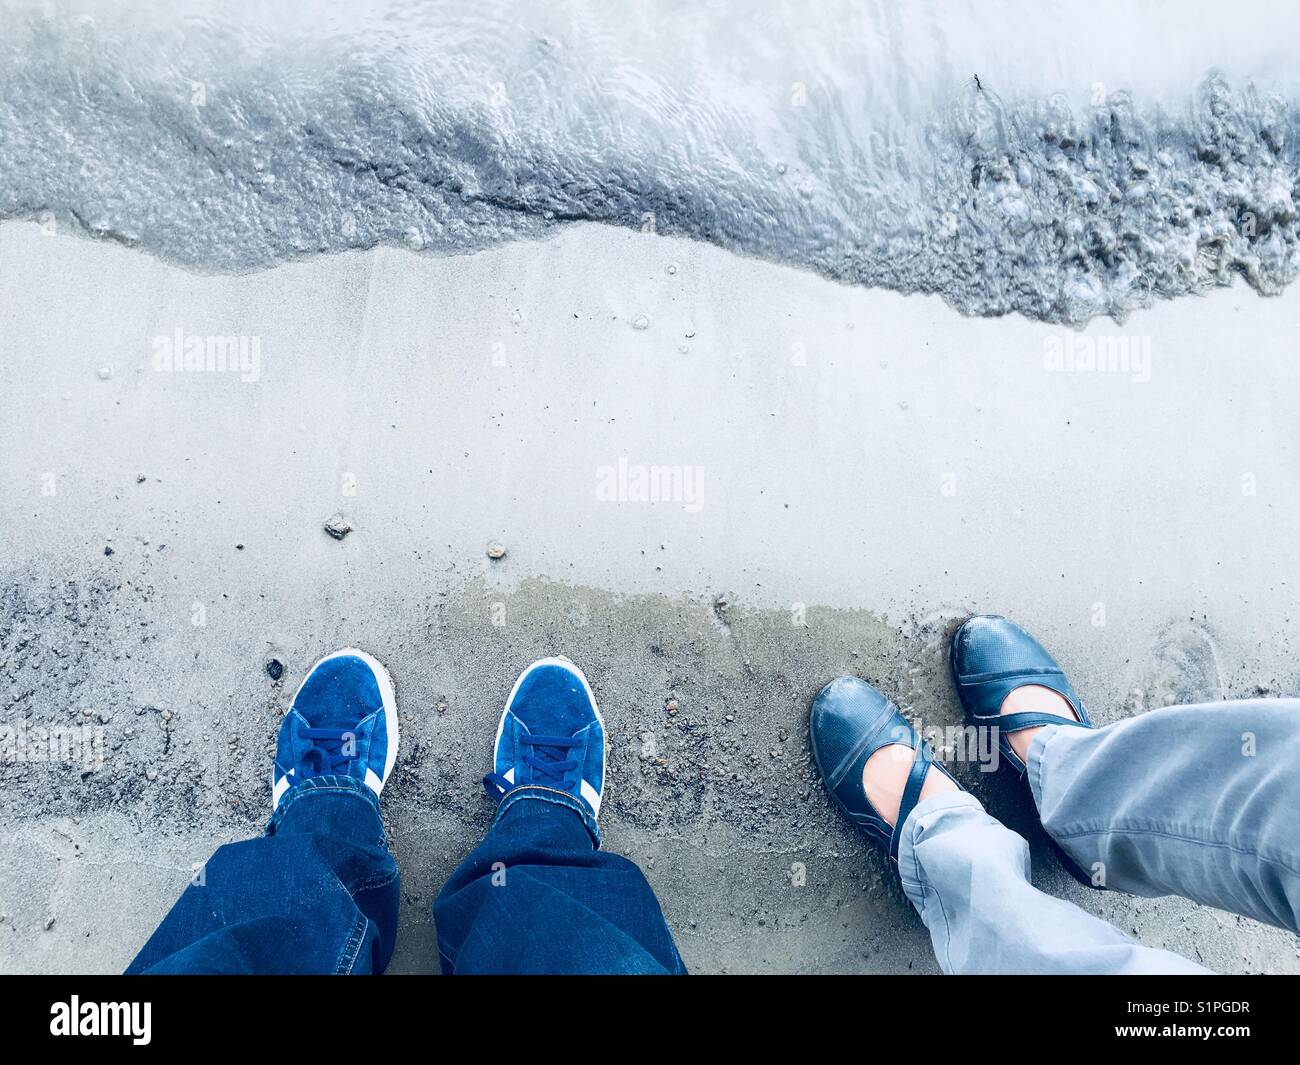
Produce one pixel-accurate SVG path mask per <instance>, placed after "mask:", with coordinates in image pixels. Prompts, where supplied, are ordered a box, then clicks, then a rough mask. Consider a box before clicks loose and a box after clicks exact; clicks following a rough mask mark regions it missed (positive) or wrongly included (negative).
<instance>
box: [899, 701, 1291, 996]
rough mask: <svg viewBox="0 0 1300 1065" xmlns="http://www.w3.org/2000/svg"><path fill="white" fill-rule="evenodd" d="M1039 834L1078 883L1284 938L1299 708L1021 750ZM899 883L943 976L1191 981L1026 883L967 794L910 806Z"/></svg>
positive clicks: (1286, 705) (1048, 739)
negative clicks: (1216, 910)
mask: <svg viewBox="0 0 1300 1065" xmlns="http://www.w3.org/2000/svg"><path fill="white" fill-rule="evenodd" d="M1028 767H1029V782H1030V787H1031V789H1032V791H1033V796H1034V800H1035V802H1036V803H1037V804H1038V809H1039V812H1040V815H1041V817H1042V821H1043V826H1044V827H1045V828H1046V830H1047V832H1048V833H1049V834H1050V835H1051V836H1052V837H1053V838H1054V839H1055V840H1056V841H1057V842H1058V843H1059V844H1060V845H1061V847H1062V848H1063V849H1064V850H1065V851H1066V852H1067V853H1068V854H1069V855H1070V857H1071V858H1073V859H1074V860H1075V861H1076V862H1077V863H1078V864H1079V865H1080V866H1081V867H1082V868H1083V869H1084V870H1086V871H1088V872H1089V873H1092V874H1094V875H1097V876H1099V877H1100V878H1102V880H1103V882H1104V883H1105V884H1106V886H1108V887H1110V888H1115V889H1119V890H1122V891H1128V892H1131V893H1133V894H1137V895H1145V896H1158V895H1170V894H1178V895H1184V896H1186V897H1187V898H1190V899H1194V900H1195V901H1197V902H1202V903H1205V904H1207V905H1211V906H1219V907H1222V908H1224V909H1227V910H1231V911H1233V912H1235V913H1240V914H1244V915H1246V916H1249V917H1254V918H1257V919H1258V920H1261V921H1266V922H1269V923H1270V924H1275V925H1279V926H1281V927H1283V928H1287V929H1290V930H1291V931H1295V930H1296V915H1297V907H1298V906H1300V828H1298V827H1297V825H1298V824H1300V819H1297V818H1296V816H1295V810H1296V809H1297V804H1298V803H1300V780H1298V778H1297V772H1296V771H1297V768H1300V701H1297V700H1291V699H1285V700H1283V699H1276V700H1252V701H1245V702H1235V703H1212V704H1205V705H1200V706H1175V707H1169V708H1167V709H1164V710H1156V711H1153V712H1151V713H1148V714H1143V715H1141V716H1140V717H1136V718H1130V719H1128V720H1125V721H1120V722H1117V723H1116V724H1114V725H1109V726H1107V727H1106V728H1104V729H1097V730H1095V731H1090V730H1085V729H1075V728H1061V727H1058V726H1050V727H1048V728H1045V729H1043V730H1042V732H1040V733H1039V734H1038V736H1037V737H1036V738H1035V739H1034V742H1033V744H1032V745H1031V746H1030V749H1029V759H1028ZM903 829H904V831H903V836H902V841H901V844H900V846H899V854H898V858H899V870H900V872H901V874H902V878H903V886H904V889H905V890H906V892H907V895H908V897H909V898H910V899H911V900H912V903H913V904H914V905H915V906H916V908H917V910H918V911H919V912H920V914H921V918H922V920H923V921H924V922H925V924H926V926H927V927H928V928H929V929H930V935H931V939H932V941H933V943H934V947H935V952H936V954H937V955H938V958H939V964H940V965H941V966H942V967H943V969H944V970H945V971H946V972H1026V973H1040V972H1069V973H1131V972H1204V971H1205V970H1204V969H1202V968H1201V967H1200V966H1198V965H1194V964H1193V963H1192V962H1190V961H1187V960H1186V959H1184V958H1180V957H1179V956H1177V955H1174V954H1170V953H1168V952H1167V951H1161V950H1154V949H1151V948H1147V947H1143V946H1141V945H1139V944H1137V943H1134V942H1132V941H1131V940H1130V939H1129V938H1128V937H1127V936H1125V935H1124V934H1123V933H1122V932H1120V931H1119V930H1118V929H1116V928H1114V927H1112V926H1111V925H1108V924H1106V922H1104V921H1101V920H1098V919H1097V918H1095V917H1093V916H1091V915H1090V914H1087V913H1085V912H1084V911H1082V910H1080V909H1079V908H1078V907H1077V906H1073V905H1071V904H1069V903H1066V902H1062V901H1060V900H1059V899H1054V898H1052V897H1050V896H1048V895H1044V894H1043V893H1042V892H1040V891H1037V890H1036V889H1035V888H1034V887H1033V886H1032V885H1031V884H1030V883H1029V851H1028V846H1027V844H1026V843H1025V841H1024V840H1023V839H1022V838H1021V837H1020V836H1018V835H1016V834H1015V833H1014V832H1011V831H1010V830H1009V829H1007V828H1005V827H1003V826H1002V825H1001V824H999V823H998V822H997V821H995V820H994V819H993V818H991V817H989V816H988V815H987V814H986V813H985V812H984V810H983V808H982V807H981V806H980V805H979V803H978V802H977V801H976V800H975V799H974V798H973V797H972V796H970V795H966V794H961V795H941V796H937V797H936V798H933V799H930V800H928V801H926V802H924V803H920V804H918V806H917V807H916V809H915V810H914V811H913V812H912V814H911V816H909V817H908V820H907V823H906V824H905V825H904V826H903Z"/></svg>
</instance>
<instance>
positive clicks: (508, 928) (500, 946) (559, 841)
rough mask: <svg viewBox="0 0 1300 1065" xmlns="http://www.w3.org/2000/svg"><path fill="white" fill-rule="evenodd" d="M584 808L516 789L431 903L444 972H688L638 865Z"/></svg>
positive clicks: (542, 792) (540, 791) (548, 793)
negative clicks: (613, 848)
mask: <svg viewBox="0 0 1300 1065" xmlns="http://www.w3.org/2000/svg"><path fill="white" fill-rule="evenodd" d="M599 848H600V836H599V833H598V832H597V830H596V824H595V822H594V821H592V820H591V818H590V817H588V816H585V815H584V812H583V811H582V808H581V806H580V805H579V803H578V801H577V800H576V799H574V798H573V797H572V796H570V795H567V794H565V793H563V792H559V791H552V790H550V789H549V788H540V787H527V788H517V789H515V790H514V791H512V792H510V794H509V795H507V796H506V797H505V798H504V799H503V800H502V802H501V806H500V808H499V809H498V810H497V816H496V820H495V821H494V822H493V824H492V828H491V829H490V830H489V831H488V834H487V836H486V837H484V839H483V842H482V843H480V844H479V845H478V846H477V847H475V848H474V850H473V851H472V852H471V853H470V856H469V857H468V858H466V859H465V861H464V862H462V863H461V865H460V868H458V869H457V870H456V871H455V872H454V873H452V874H451V878H450V879H449V880H448V881H447V883H446V884H444V885H443V888H442V891H440V892H439V893H438V898H437V899H436V900H435V902H434V904H433V914H434V919H435V921H436V922H437V925H438V955H439V958H440V960H441V962H442V971H443V972H445V973H449V974H450V973H501V972H510V973H641V974H654V973H657V974H661V975H662V974H685V972H686V966H685V965H683V964H682V959H681V957H680V955H678V953H677V947H676V945H675V944H674V943H673V937H672V933H670V932H669V931H668V926H667V924H665V923H664V918H663V914H662V913H661V912H660V910H659V902H658V900H656V899H655V896H654V892H653V891H652V890H651V889H650V885H649V884H648V883H647V882H646V878H645V876H644V875H643V874H642V872H641V870H640V869H639V868H637V866H636V864H635V863H634V862H631V861H629V860H628V859H626V858H624V857H622V856H621V855H618V854H610V853H608V852H607V851H602V850H600V849H599Z"/></svg>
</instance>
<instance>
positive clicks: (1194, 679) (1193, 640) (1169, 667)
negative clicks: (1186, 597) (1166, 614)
mask: <svg viewBox="0 0 1300 1065" xmlns="http://www.w3.org/2000/svg"><path fill="white" fill-rule="evenodd" d="M1133 694H1134V698H1135V700H1136V701H1137V702H1138V704H1139V705H1138V707H1137V709H1139V710H1156V709H1159V708H1160V707H1162V706H1175V705H1179V704H1182V703H1210V702H1217V701H1219V700H1221V699H1223V698H1224V697H1225V695H1224V682H1223V669H1222V667H1221V666H1220V665H1219V650H1218V646H1217V645H1216V643H1215V641H1214V638H1213V637H1212V636H1211V635H1210V633H1209V631H1208V630H1207V629H1205V628H1203V627H1202V626H1200V625H1197V624H1196V623H1195V622H1191V621H1172V622H1170V623H1169V624H1168V625H1166V626H1165V627H1164V628H1163V629H1161V630H1160V632H1159V633H1158V634H1157V635H1156V639H1155V643H1154V645H1153V647H1152V651H1151V667H1150V670H1149V672H1148V674H1147V681H1146V683H1145V684H1144V685H1143V686H1142V688H1140V689H1138V690H1137V691H1135V692H1134V693H1133Z"/></svg>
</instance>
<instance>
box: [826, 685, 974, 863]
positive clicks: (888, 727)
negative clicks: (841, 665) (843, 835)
mask: <svg viewBox="0 0 1300 1065" xmlns="http://www.w3.org/2000/svg"><path fill="white" fill-rule="evenodd" d="M808 733H809V736H810V738H811V740H812V752H813V759H814V760H815V761H816V762H817V768H818V770H819V771H820V772H821V775H822V780H823V781H824V782H825V784H826V790H827V791H828V792H830V796H831V799H833V800H834V802H835V805H836V806H838V807H839V808H840V809H841V810H843V811H844V813H845V814H846V815H848V817H849V818H850V820H852V821H853V822H854V823H855V824H857V825H859V826H861V828H862V829H863V831H865V832H866V834H867V835H868V836H869V837H870V838H871V839H873V840H875V841H876V842H877V843H879V844H880V845H881V846H883V847H884V848H885V849H886V850H887V851H888V852H889V857H890V858H892V859H893V860H894V861H898V838H899V836H898V833H899V829H900V828H901V827H902V826H903V824H904V823H905V822H906V821H907V818H908V815H909V814H910V813H911V812H912V810H913V809H915V808H916V803H917V800H918V799H919V798H920V795H921V786H922V785H923V784H924V783H925V774H926V771H927V770H928V769H929V768H930V766H934V767H935V768H936V769H937V770H938V771H939V772H940V773H942V774H943V775H944V776H946V777H947V778H948V779H949V780H952V782H953V783H954V784H957V781H956V780H955V779H954V778H953V776H952V774H951V773H949V772H948V770H946V769H944V767H943V766H942V765H940V764H939V763H938V762H936V761H935V760H934V755H933V753H932V752H931V751H930V748H929V746H928V745H927V744H926V743H925V742H924V741H923V740H922V739H921V737H920V736H918V735H917V734H916V730H915V729H914V728H912V726H911V725H910V724H908V721H907V719H906V718H905V717H903V715H902V714H901V713H899V711H898V707H896V706H895V705H894V704H893V703H891V702H890V701H889V700H888V699H887V698H885V696H884V695H882V694H881V693H880V692H878V691H877V690H876V689H875V688H873V687H872V686H871V685H870V684H868V683H867V682H866V681H864V680H859V679H858V678H857V677H839V678H837V679H836V680H833V681H831V682H830V683H829V684H828V685H826V687H824V688H823V689H822V690H821V691H819V692H818V693H817V696H816V698H815V699H813V701H812V706H811V707H810V708H809V710H808ZM891 743H901V744H903V745H904V746H907V747H911V748H912V749H913V750H914V751H915V752H916V753H915V755H914V756H913V759H912V769H911V772H910V773H909V774H908V777H907V785H906V786H905V787H904V789H903V801H902V803H901V804H900V806H899V810H898V822H897V824H896V825H891V824H890V823H889V822H888V821H886V820H885V819H884V818H883V817H881V816H880V814H879V813H878V812H877V810H876V808H875V807H874V806H872V805H871V803H870V802H868V801H867V793H866V790H865V789H864V788H863V787H862V770H863V767H864V766H865V765H866V764H867V759H868V758H870V757H871V756H872V755H873V754H875V753H876V751H878V750H880V748H881V747H885V746H887V745H888V744H891ZM957 787H958V788H961V785H960V784H957Z"/></svg>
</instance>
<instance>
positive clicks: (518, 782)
mask: <svg viewBox="0 0 1300 1065" xmlns="http://www.w3.org/2000/svg"><path fill="white" fill-rule="evenodd" d="M492 750H493V756H492V763H493V772H491V773H489V774H487V776H485V777H484V778H483V786H484V788H486V789H487V793H488V794H489V795H490V796H492V798H494V799H496V800H497V801H498V802H500V801H501V800H502V799H503V798H505V796H506V795H507V794H509V793H510V792H511V791H513V790H514V789H515V788H523V787H541V788H550V789H551V790H552V791H562V792H565V793H566V794H568V795H572V796H573V797H574V798H576V799H578V800H579V801H580V802H581V803H582V804H583V805H584V806H585V807H586V809H587V810H588V811H589V812H590V813H591V816H592V817H593V818H596V817H599V816H600V797H601V794H602V793H603V791H604V790H605V722H604V720H603V719H602V718H601V716H600V711H599V710H598V709H597V708H596V697H595V696H594V695H593V694H592V693H591V685H590V684H588V683H587V678H586V677H584V676H583V675H582V670H580V669H579V668H578V667H577V666H575V665H574V664H573V663H572V662H570V661H569V660H568V659H567V658H543V659H542V660H541V661H539V662H534V663H533V664H532V665H531V666H529V667H528V668H527V669H525V670H524V671H523V673H522V674H520V676H519V679H518V680H517V681H515V686H514V687H513V688H512V689H511V690H510V698H509V699H507V700H506V708H505V710H504V711H502V713H501V723H500V724H499V725H498V726H497V738H496V743H495V744H494V745H493V748H492Z"/></svg>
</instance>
